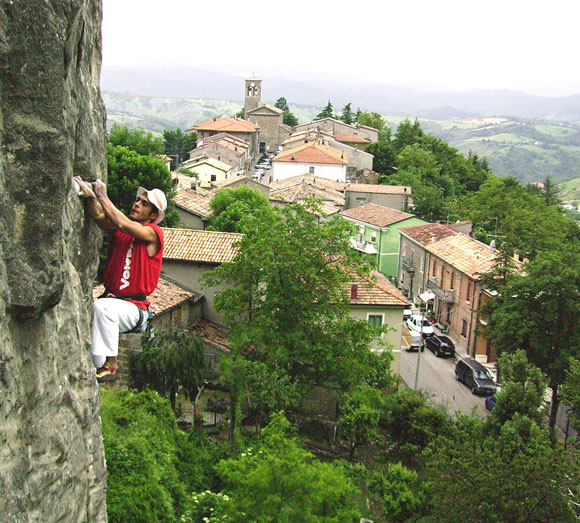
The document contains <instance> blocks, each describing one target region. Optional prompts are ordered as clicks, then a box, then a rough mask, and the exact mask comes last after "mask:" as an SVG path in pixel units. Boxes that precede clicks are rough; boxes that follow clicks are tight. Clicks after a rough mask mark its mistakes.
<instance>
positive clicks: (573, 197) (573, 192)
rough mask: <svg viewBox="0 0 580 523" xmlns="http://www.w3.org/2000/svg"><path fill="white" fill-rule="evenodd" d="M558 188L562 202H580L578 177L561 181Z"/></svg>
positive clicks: (579, 179)
mask: <svg viewBox="0 0 580 523" xmlns="http://www.w3.org/2000/svg"><path fill="white" fill-rule="evenodd" d="M558 188H559V189H560V197H561V198H562V201H563V202H570V203H575V204H580V178H574V179H573V180H568V181H566V182H562V183H561V184H560V185H559V186H558Z"/></svg>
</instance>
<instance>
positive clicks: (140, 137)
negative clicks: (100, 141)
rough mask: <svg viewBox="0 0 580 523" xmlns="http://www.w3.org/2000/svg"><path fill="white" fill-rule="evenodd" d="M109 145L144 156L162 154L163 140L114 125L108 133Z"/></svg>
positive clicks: (136, 130) (147, 133)
mask: <svg viewBox="0 0 580 523" xmlns="http://www.w3.org/2000/svg"><path fill="white" fill-rule="evenodd" d="M108 143H109V144H111V145H113V146H123V147H127V148H128V149H131V150H132V151H135V152H136V153H138V154H141V155H144V156H155V155H157V154H163V152H164V150H165V145H164V142H163V138H161V137H155V136H153V133H151V132H150V131H145V130H144V129H131V130H129V128H128V127H127V126H124V125H118V124H114V125H113V127H111V130H110V131H109V141H108Z"/></svg>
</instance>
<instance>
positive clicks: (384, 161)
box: [365, 135, 397, 183]
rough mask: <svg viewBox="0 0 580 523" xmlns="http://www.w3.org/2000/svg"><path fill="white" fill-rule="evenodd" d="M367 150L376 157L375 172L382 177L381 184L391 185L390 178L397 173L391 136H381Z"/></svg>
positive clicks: (374, 160)
mask: <svg viewBox="0 0 580 523" xmlns="http://www.w3.org/2000/svg"><path fill="white" fill-rule="evenodd" d="M365 150H366V152H367V153H369V154H372V155H373V156H374V159H373V170H374V171H376V172H378V173H379V174H380V175H382V176H381V177H380V181H381V183H390V181H389V178H388V177H389V176H390V175H392V174H393V173H394V172H396V169H397V167H396V163H397V159H396V156H395V151H394V149H393V146H392V144H391V140H390V136H388V135H386V136H379V140H378V141H377V142H373V143H369V144H368V145H367V146H366V149H365Z"/></svg>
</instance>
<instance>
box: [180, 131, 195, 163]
mask: <svg viewBox="0 0 580 523" xmlns="http://www.w3.org/2000/svg"><path fill="white" fill-rule="evenodd" d="M196 147H197V131H190V132H186V133H185V134H184V135H183V158H182V160H183V161H186V160H189V153H190V152H191V151H193V150H194V149H195V148H196Z"/></svg>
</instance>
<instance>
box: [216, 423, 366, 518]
mask: <svg viewBox="0 0 580 523" xmlns="http://www.w3.org/2000/svg"><path fill="white" fill-rule="evenodd" d="M262 433H263V437H264V440H263V444H262V445H261V446H260V447H259V449H256V450H254V449H248V450H246V452H244V453H242V454H241V455H240V458H239V459H229V460H225V461H222V462H221V463H220V464H219V466H218V471H219V474H220V476H221V477H222V478H223V481H224V484H225V487H224V491H225V492H226V493H227V494H228V495H229V496H230V498H231V501H232V512H231V513H230V516H232V517H233V520H234V521H264V522H267V521H272V522H274V521H277V522H280V523H284V522H287V523H290V522H294V521H328V522H331V521H353V520H354V518H355V517H356V518H360V512H359V509H357V507H356V504H355V500H356V496H357V495H358V493H359V492H358V489H357V488H356V487H355V486H354V484H353V483H352V481H351V480H350V479H349V478H348V477H347V476H346V474H345V472H344V470H343V469H342V468H341V467H340V466H337V465H334V464H332V463H321V462H319V461H316V460H314V459H313V456H312V454H310V453H309V452H307V451H305V450H304V449H302V448H301V447H300V446H299V445H298V442H297V441H296V438H295V436H294V435H293V434H292V432H291V426H290V423H289V422H288V421H287V420H286V419H285V418H284V416H283V415H282V414H274V415H273V416H272V420H271V421H270V423H269V424H268V426H267V427H266V428H264V430H263V431H262Z"/></svg>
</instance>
